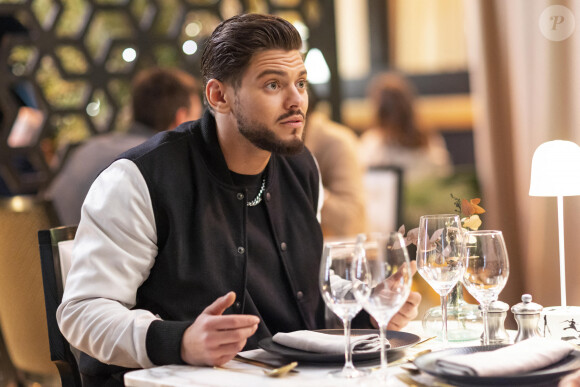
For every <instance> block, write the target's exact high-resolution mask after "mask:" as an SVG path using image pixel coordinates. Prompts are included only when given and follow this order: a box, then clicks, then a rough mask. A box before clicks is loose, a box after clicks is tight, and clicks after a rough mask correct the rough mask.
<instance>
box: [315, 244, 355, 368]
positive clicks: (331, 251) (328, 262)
mask: <svg viewBox="0 0 580 387" xmlns="http://www.w3.org/2000/svg"><path fill="white" fill-rule="evenodd" d="M355 254H357V243H354V242H333V243H325V245H324V250H323V253H322V261H321V266H320V281H319V285H320V292H321V294H322V298H323V299H324V302H325V303H326V305H327V306H328V308H329V309H330V310H332V312H334V314H336V315H337V316H338V317H339V318H340V319H341V320H342V323H343V325H344V337H345V347H344V367H343V368H342V370H339V371H334V372H331V373H330V375H331V376H338V377H343V378H356V377H359V376H363V375H366V372H365V371H362V370H358V369H357V368H355V366H354V364H353V363H352V348H351V344H350V323H351V321H352V319H353V318H354V317H355V316H356V315H357V314H358V312H360V310H361V309H362V305H361V304H360V302H359V301H358V300H357V299H356V297H355V295H354V293H353V282H352V280H353V278H352V273H353V272H354V270H353V264H355V262H356V259H355Z"/></svg>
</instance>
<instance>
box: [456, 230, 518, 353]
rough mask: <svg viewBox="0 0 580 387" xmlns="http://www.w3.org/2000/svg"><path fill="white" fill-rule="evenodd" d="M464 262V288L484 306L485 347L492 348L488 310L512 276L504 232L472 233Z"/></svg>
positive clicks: (464, 249)
mask: <svg viewBox="0 0 580 387" xmlns="http://www.w3.org/2000/svg"><path fill="white" fill-rule="evenodd" d="M462 259H463V260H464V261H465V273H464V274H463V280H462V281H463V285H465V288H466V289H467V291H469V293H471V295H472V296H473V297H474V298H475V299H476V300H477V301H479V303H480V304H481V314H482V317H483V345H489V334H488V332H489V330H488V321H487V311H488V309H489V305H490V304H491V303H492V302H493V301H495V300H497V296H498V295H499V293H500V292H501V291H502V290H503V288H504V286H505V284H506V282H507V279H508V276H509V261H508V254H507V249H506V246H505V241H504V238H503V234H502V232H501V231H494V230H479V231H468V232H466V233H465V235H464V243H463V247H462Z"/></svg>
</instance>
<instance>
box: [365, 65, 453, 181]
mask: <svg viewBox="0 0 580 387" xmlns="http://www.w3.org/2000/svg"><path fill="white" fill-rule="evenodd" d="M369 98H370V100H371V103H372V104H373V108H374V111H375V121H376V123H375V125H376V126H374V127H372V128H370V129H368V130H366V131H365V132H364V133H363V134H362V136H361V139H360V147H359V156H360V160H361V162H362V164H363V165H364V166H365V167H367V168H368V167H371V166H384V165H395V166H398V167H400V168H402V169H403V173H404V179H405V181H407V182H414V181H417V180H420V179H423V178H427V177H429V178H431V177H444V176H448V175H450V174H451V173H452V164H451V158H450V156H449V152H448V151H447V148H446V146H445V142H444V140H443V138H442V137H441V136H439V135H435V134H430V135H427V134H426V133H424V132H421V131H420V130H419V128H418V127H417V120H416V115H415V107H414V103H415V91H414V89H413V87H412V86H411V84H410V83H409V81H408V80H407V79H406V78H405V77H404V76H402V75H400V74H397V73H393V72H389V73H384V74H380V75H378V76H376V77H375V78H373V80H372V81H371V83H370V87H369Z"/></svg>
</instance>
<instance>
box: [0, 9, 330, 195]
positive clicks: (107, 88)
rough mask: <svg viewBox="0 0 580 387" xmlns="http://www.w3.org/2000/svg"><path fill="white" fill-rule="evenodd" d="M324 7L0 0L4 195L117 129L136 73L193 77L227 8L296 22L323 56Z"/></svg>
mask: <svg viewBox="0 0 580 387" xmlns="http://www.w3.org/2000/svg"><path fill="white" fill-rule="evenodd" d="M332 3H333V2H332V1H328V0H221V1H218V0H29V1H24V0H0V63H3V64H5V65H3V66H1V67H0V176H1V177H2V178H3V179H4V181H5V182H6V183H7V184H8V186H9V187H10V190H11V193H13V194H22V193H31V192H37V191H38V190H39V189H41V188H42V187H43V186H45V185H47V184H48V183H49V182H50V179H51V178H52V176H53V175H54V173H55V171H56V170H58V167H59V164H60V162H61V161H62V155H64V154H66V148H67V146H69V145H70V144H74V143H78V142H80V141H82V140H83V139H86V138H87V137H89V136H92V135H96V134H98V133H104V132H108V131H111V130H117V129H120V130H122V129H123V128H126V127H127V125H128V122H129V120H130V118H128V108H127V105H128V101H129V85H130V80H131V79H132V77H133V76H134V75H135V73H136V72H137V71H139V70H140V69H143V68H145V67H149V66H152V65H160V66H177V67H181V68H183V69H184V70H186V71H189V72H191V73H192V74H193V75H195V76H198V77H199V60H200V55H201V51H202V50H201V46H202V45H203V42H204V41H205V39H206V38H207V36H208V35H209V34H210V33H211V31H213V29H214V28H215V26H216V25H217V24H218V23H219V22H220V21H221V20H223V19H225V18H228V17H231V16H233V15H235V14H238V13H242V12H262V13H272V14H278V15H280V16H282V17H285V18H287V19H288V20H289V21H291V22H293V23H297V22H300V23H303V24H304V25H306V26H307V27H308V28H310V29H311V30H316V31H317V33H316V34H312V33H311V34H310V36H312V37H314V36H316V37H317V39H319V40H318V43H317V46H318V47H320V48H321V49H323V47H327V48H328V47H330V52H329V55H333V54H334V53H335V52H334V48H333V47H335V42H334V36H333V33H332V31H334V25H333V24H334V16H333V14H334V10H333V6H332V5H331V4H332ZM324 7H325V8H324ZM325 23H326V25H325ZM325 31H328V32H329V33H325ZM314 39H315V38H311V39H310V40H311V41H310V42H307V43H306V46H312V45H313V40H314ZM331 67H332V65H331ZM63 150H65V151H63Z"/></svg>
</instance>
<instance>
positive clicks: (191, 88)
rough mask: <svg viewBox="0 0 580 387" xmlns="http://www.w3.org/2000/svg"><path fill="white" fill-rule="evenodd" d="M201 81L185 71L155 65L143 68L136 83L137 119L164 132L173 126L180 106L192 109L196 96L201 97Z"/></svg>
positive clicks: (135, 110)
mask: <svg viewBox="0 0 580 387" xmlns="http://www.w3.org/2000/svg"><path fill="white" fill-rule="evenodd" d="M199 89H200V88H199V84H198V82H197V81H196V80H195V78H194V77H193V76H191V75H189V74H188V73H186V72H185V71H181V70H179V69H175V68H171V69H168V68H151V69H147V70H143V71H141V72H140V73H139V74H137V76H136V77H135V79H134V80H133V84H132V91H131V94H132V97H133V103H132V107H133V120H135V121H136V122H139V123H141V124H144V125H147V126H149V127H150V128H152V129H154V130H156V131H158V132H162V131H164V130H167V129H171V128H169V126H170V125H171V124H172V123H173V121H174V119H175V114H176V112H177V110H178V109H180V108H182V107H185V108H190V106H191V98H192V96H197V98H199V96H200V90H199Z"/></svg>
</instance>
